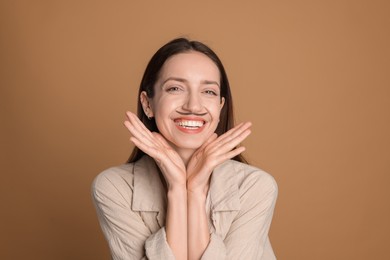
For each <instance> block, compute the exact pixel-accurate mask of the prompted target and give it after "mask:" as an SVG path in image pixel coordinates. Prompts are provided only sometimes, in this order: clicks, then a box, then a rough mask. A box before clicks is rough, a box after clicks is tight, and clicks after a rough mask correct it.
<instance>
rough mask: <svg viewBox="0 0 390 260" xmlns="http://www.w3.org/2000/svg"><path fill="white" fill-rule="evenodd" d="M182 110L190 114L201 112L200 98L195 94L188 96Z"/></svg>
mask: <svg viewBox="0 0 390 260" xmlns="http://www.w3.org/2000/svg"><path fill="white" fill-rule="evenodd" d="M183 110H185V111H188V112H192V113H199V112H202V110H203V105H202V101H201V98H200V96H199V95H198V94H195V93H191V94H189V95H188V97H187V99H186V101H185V102H184V104H183Z"/></svg>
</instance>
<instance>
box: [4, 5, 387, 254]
mask: <svg viewBox="0 0 390 260" xmlns="http://www.w3.org/2000/svg"><path fill="white" fill-rule="evenodd" d="M389 14H390V4H389V1H386V0H384V1H377V0H356V1H347V0H337V1H336V0H334V1H333V0H330V1H309V0H300V1H298V0H297V1H295V0H290V1H288V0H278V1H275V0H274V1H270V0H259V1H255V0H253V1H249V0H247V1H245V0H244V1H202V0H201V1H173V0H167V1H131V0H126V1H125V0H118V1H97V0H96V1H87V0H77V1H76V0H75V1H56V0H41V1H39V0H36V1H28V0H26V1H19V0H1V1H0V69H1V70H0V87H1V88H0V109H1V110H0V116H1V120H0V124H1V127H0V131H1V133H0V159H1V168H0V170H1V175H0V185H1V187H0V207H1V214H0V218H1V219H0V225H1V227H0V238H1V241H0V247H1V248H0V258H1V259H59V260H62V259H64V260H65V259H109V251H108V247H107V244H106V242H105V240H104V237H103V235H102V233H101V231H100V227H99V224H98V221H97V218H96V214H95V210H94V207H93V204H92V202H91V198H90V185H91V182H92V180H93V178H94V177H95V176H96V175H97V174H98V173H99V172H101V171H102V170H104V169H106V168H108V167H110V166H114V165H118V164H121V163H124V162H125V161H126V159H127V157H128V155H129V153H130V151H131V149H132V145H131V144H130V142H129V141H128V138H129V134H128V132H127V131H126V130H125V128H124V127H123V125H122V123H123V120H124V118H125V117H124V113H125V111H126V110H131V111H135V108H136V100H137V95H136V93H137V89H138V86H139V82H140V80H141V77H142V73H143V71H144V69H145V66H146V64H147V62H148V61H149V59H150V58H151V56H152V55H153V54H154V52H155V51H156V50H157V49H158V48H159V47H160V46H162V45H163V44H165V43H166V42H167V41H169V40H171V39H173V38H175V37H179V36H186V37H189V38H191V39H196V40H200V41H203V42H205V43H206V44H208V45H209V46H210V47H212V48H213V49H214V50H215V51H216V52H217V53H218V55H219V56H220V58H221V59H222V61H223V62H224V65H225V66H226V70H227V72H228V76H229V78H230V81H231V86H232V92H233V96H234V102H235V114H236V117H237V121H238V122H241V121H247V120H250V121H252V122H253V127H252V132H253V133H252V135H251V136H250V137H249V138H248V139H247V140H246V141H245V142H244V145H245V146H246V147H247V151H246V152H245V156H247V158H248V159H249V161H250V162H251V164H253V165H255V166H257V167H260V168H262V169H264V170H265V171H267V172H269V173H271V174H272V175H273V176H274V177H275V179H276V180H277V182H278V184H279V198H278V202H277V206H276V210H275V215H274V220H273V223H272V227H271V232H270V237H271V241H272V245H273V247H274V250H275V253H276V255H277V256H278V259H292V260H295V259H300V260H301V259H318V260H321V259H324V260H325V259H326V260H329V259H355V260H358V259H390V247H389V241H390V222H389V219H390V202H389V198H390V189H389V184H390V178H389V174H390V148H389V146H390V115H389V114H390V113H389V112H390V51H389V46H390V15H389Z"/></svg>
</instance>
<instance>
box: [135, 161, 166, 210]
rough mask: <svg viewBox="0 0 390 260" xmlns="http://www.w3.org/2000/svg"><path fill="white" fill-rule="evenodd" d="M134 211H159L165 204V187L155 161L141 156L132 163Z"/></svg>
mask: <svg viewBox="0 0 390 260" xmlns="http://www.w3.org/2000/svg"><path fill="white" fill-rule="evenodd" d="M133 171H134V172H133V174H134V192H133V203H132V207H131V208H132V209H133V210H134V211H161V210H163V209H164V208H165V207H166V206H165V205H166V195H165V189H164V186H163V184H162V182H161V179H160V176H159V171H158V168H157V165H156V163H155V161H154V160H153V159H152V158H151V157H149V156H146V155H145V156H143V157H142V158H141V159H139V160H138V161H136V162H135V163H134V168H133Z"/></svg>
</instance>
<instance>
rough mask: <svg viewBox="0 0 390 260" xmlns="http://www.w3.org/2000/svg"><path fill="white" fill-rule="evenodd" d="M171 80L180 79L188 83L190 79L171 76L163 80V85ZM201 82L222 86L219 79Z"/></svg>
mask: <svg viewBox="0 0 390 260" xmlns="http://www.w3.org/2000/svg"><path fill="white" fill-rule="evenodd" d="M170 80H174V81H179V82H183V83H188V80H186V79H183V78H178V77H169V78H167V79H166V80H164V81H163V83H162V84H161V86H163V85H164V84H165V83H167V82H168V81H170ZM200 83H201V84H206V85H217V86H218V87H219V88H220V85H219V83H218V82H217V81H214V80H202V81H201V82H200Z"/></svg>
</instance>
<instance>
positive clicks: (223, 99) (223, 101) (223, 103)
mask: <svg viewBox="0 0 390 260" xmlns="http://www.w3.org/2000/svg"><path fill="white" fill-rule="evenodd" d="M223 105H225V98H224V97H222V98H221V107H220V109H222V108H223Z"/></svg>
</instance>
